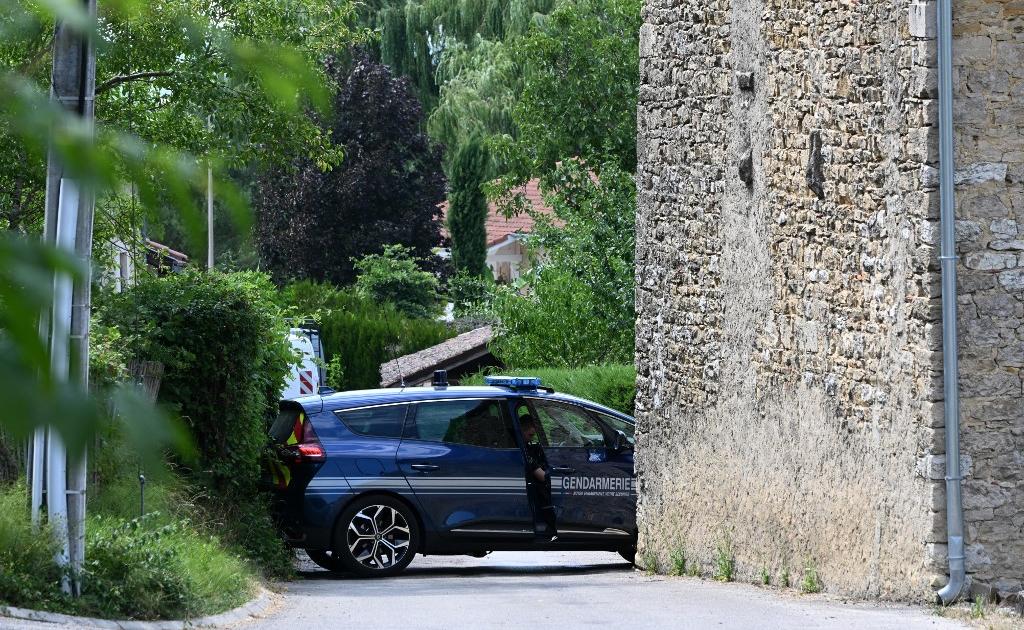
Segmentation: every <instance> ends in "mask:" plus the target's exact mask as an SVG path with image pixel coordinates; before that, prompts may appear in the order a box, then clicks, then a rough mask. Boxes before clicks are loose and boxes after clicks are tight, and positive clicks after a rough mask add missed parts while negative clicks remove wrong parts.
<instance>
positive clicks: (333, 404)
mask: <svg viewBox="0 0 1024 630" xmlns="http://www.w3.org/2000/svg"><path fill="white" fill-rule="evenodd" d="M522 396H527V397H530V398H547V399H550V400H558V401H561V402H568V403H575V404H579V405H584V406H586V407H589V408H591V409H595V410H598V411H602V412H604V413H608V414H610V415H613V416H616V417H619V418H623V419H625V420H628V421H630V422H633V418H632V416H629V415H627V414H624V413H622V412H621V411H616V410H615V409H611V408H609V407H605V406H604V405H601V404H598V403H596V402H594V401H592V400H587V399H585V398H578V397H576V396H570V395H568V394H562V393H559V392H551V391H549V390H544V389H525V388H524V389H511V388H508V387H492V386H486V385H484V386H448V387H393V388H387V389H358V390H352V391H345V392H336V393H333V394H327V395H324V396H317V395H313V396H303V397H300V398H294V399H293V400H294V401H295V402H297V403H299V404H300V405H302V406H303V408H305V410H306V412H307V413H319V412H320V411H322V410H326V411H336V410H339V409H350V408H353V407H365V406H367V405H378V404H384V403H396V402H416V401H421V400H442V399H444V400H450V399H452V398H509V397H522Z"/></svg>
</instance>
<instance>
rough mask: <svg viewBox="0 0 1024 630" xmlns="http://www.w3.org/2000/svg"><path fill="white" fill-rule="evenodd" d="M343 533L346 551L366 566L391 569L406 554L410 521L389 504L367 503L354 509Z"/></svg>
mask: <svg viewBox="0 0 1024 630" xmlns="http://www.w3.org/2000/svg"><path fill="white" fill-rule="evenodd" d="M346 536H347V543H348V550H349V553H351V554H352V557H353V558H354V559H355V560H356V562H358V563H359V564H361V565H362V566H364V567H366V568H367V569H373V570H383V569H388V568H391V567H392V566H394V565H395V564H398V563H399V562H401V561H402V559H403V558H405V556H406V554H408V553H409V543H410V540H411V535H410V533H409V523H408V522H407V521H406V520H405V517H404V516H402V513H401V512H399V511H398V510H396V509H395V508H393V507H391V506H388V505H368V506H366V507H364V508H363V509H361V510H359V511H358V512H356V513H355V515H354V516H353V517H352V520H350V521H349V524H348V530H347V534H346Z"/></svg>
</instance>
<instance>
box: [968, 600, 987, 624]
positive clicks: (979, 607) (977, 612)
mask: <svg viewBox="0 0 1024 630" xmlns="http://www.w3.org/2000/svg"><path fill="white" fill-rule="evenodd" d="M971 617H972V618H973V619H984V618H985V600H984V599H983V598H982V597H981V595H978V596H977V597H975V598H974V601H973V602H971Z"/></svg>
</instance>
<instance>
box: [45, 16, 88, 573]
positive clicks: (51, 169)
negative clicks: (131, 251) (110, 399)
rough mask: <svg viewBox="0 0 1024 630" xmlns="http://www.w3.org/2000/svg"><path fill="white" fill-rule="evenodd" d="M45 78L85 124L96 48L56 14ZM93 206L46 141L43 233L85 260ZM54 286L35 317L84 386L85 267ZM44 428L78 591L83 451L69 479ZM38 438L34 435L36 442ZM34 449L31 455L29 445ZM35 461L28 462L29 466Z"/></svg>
mask: <svg viewBox="0 0 1024 630" xmlns="http://www.w3.org/2000/svg"><path fill="white" fill-rule="evenodd" d="M80 1H81V3H82V6H83V8H84V9H85V11H86V12H87V13H88V14H89V15H91V16H93V17H95V15H96V0H80ZM50 80H51V89H50V98H51V99H52V100H54V101H57V102H58V103H60V104H61V105H62V106H63V107H64V108H66V109H68V110H70V111H73V112H74V113H75V114H77V115H78V116H79V117H80V118H81V119H82V120H83V121H84V122H85V124H86V125H89V126H91V123H92V120H93V97H94V94H95V81H96V59H95V51H94V50H93V47H92V46H91V45H90V43H89V38H88V37H86V36H84V35H83V34H82V33H80V32H76V31H74V30H72V29H71V28H70V27H69V26H68V25H67V24H65V23H63V22H58V23H57V24H56V25H55V28H54V40H53V69H52V73H51V79H50ZM93 208H94V204H93V196H92V193H91V192H90V191H88V190H81V189H80V187H79V186H78V184H77V182H74V181H72V180H70V179H67V178H65V177H64V169H63V165H62V164H60V163H59V161H58V160H57V159H56V155H55V154H54V152H53V151H52V148H51V151H50V154H49V156H48V164H47V186H46V225H45V230H44V238H45V239H46V241H47V242H48V243H53V244H56V245H57V247H60V248H62V249H65V250H66V251H68V252H73V253H74V254H75V255H76V256H77V257H78V258H79V259H81V260H83V261H84V262H85V263H86V267H87V268H88V267H89V262H90V260H91V252H92V223H93ZM54 292H55V295H54V309H53V317H52V320H47V318H46V317H45V316H44V318H43V320H44V321H42V322H41V323H40V330H41V331H45V330H47V328H49V330H50V332H49V335H48V337H49V340H50V349H51V357H50V359H51V368H52V370H53V375H54V377H55V378H56V379H57V380H67V379H69V378H70V379H72V380H73V381H74V382H76V383H77V384H78V386H79V387H81V388H82V389H87V388H88V383H89V381H88V379H89V317H90V312H89V311H90V301H91V277H90V274H89V273H87V274H86V276H85V277H84V278H80V279H79V280H78V281H76V282H72V280H71V279H70V278H69V277H67V276H66V275H63V274H62V275H58V276H57V277H56V278H55V280H54ZM48 433H49V445H48V447H47V449H46V451H47V452H46V471H47V473H46V487H47V493H46V496H47V498H46V504H47V518H48V519H49V520H50V523H51V526H52V527H53V531H54V535H55V536H56V537H57V539H58V544H59V548H60V552H59V553H58V556H57V562H58V564H60V565H61V566H66V565H67V564H68V563H69V562H70V563H71V567H72V575H73V577H74V579H75V582H76V591H77V590H78V589H77V586H78V584H77V580H78V575H79V572H80V570H81V566H82V562H83V560H84V555H85V484H86V458H85V454H84V450H83V452H82V454H81V456H79V457H76V458H74V460H73V461H72V462H71V471H70V472H71V475H70V479H69V478H68V465H67V463H68V462H67V453H66V450H65V447H64V443H63V441H62V440H61V439H60V436H59V435H57V433H56V432H54V431H52V430H51V431H49V432H48ZM38 441H39V440H38V437H37V439H36V440H35V442H38ZM35 442H34V444H35ZM34 450H35V449H34ZM33 455H34V458H35V453H34V454H33ZM38 467H39V466H37V465H36V463H35V462H33V468H34V469H36V468H38ZM39 492H41V488H37V486H36V483H35V480H33V486H32V498H33V508H35V500H36V495H37V493H39ZM69 492H70V496H69ZM33 519H34V520H35V521H38V514H37V513H36V512H35V511H34V512H33ZM69 534H70V535H69ZM61 586H62V588H63V589H64V591H65V592H70V590H71V585H70V582H69V581H68V580H67V579H64V580H63V581H62V585H61Z"/></svg>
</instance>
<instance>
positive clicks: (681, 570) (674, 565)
mask: <svg viewBox="0 0 1024 630" xmlns="http://www.w3.org/2000/svg"><path fill="white" fill-rule="evenodd" d="M668 561H669V565H670V566H669V570H668V574H669V575H686V551H685V550H684V549H683V548H682V547H678V548H677V549H675V550H674V551H673V552H672V553H671V554H669V557H668Z"/></svg>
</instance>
